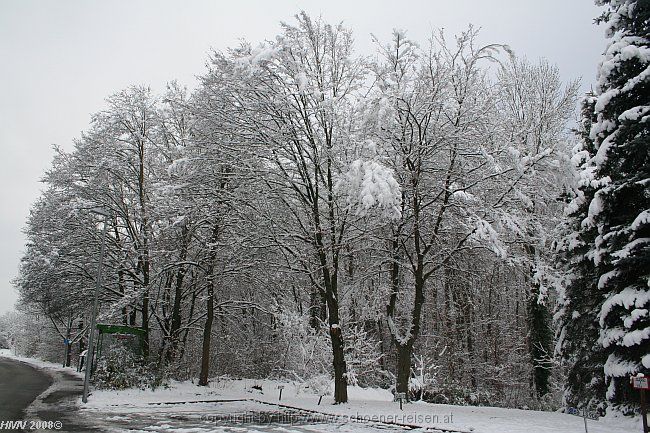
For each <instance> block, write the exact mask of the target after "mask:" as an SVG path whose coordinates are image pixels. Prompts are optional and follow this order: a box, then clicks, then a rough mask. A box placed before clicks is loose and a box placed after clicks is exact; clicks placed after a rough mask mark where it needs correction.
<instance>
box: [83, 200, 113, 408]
mask: <svg viewBox="0 0 650 433" xmlns="http://www.w3.org/2000/svg"><path fill="white" fill-rule="evenodd" d="M92 212H93V213H97V214H100V215H103V216H104V229H103V230H102V246H101V248H100V250H99V263H98V264H97V279H96V281H95V293H94V295H93V311H92V315H91V319H90V335H89V336H88V348H87V349H86V372H85V375H84V392H83V396H82V398H81V401H83V402H84V403H86V402H88V385H89V382H90V372H91V370H92V365H93V357H94V354H95V346H94V340H95V328H96V327H97V304H98V303H99V288H100V287H101V285H102V267H103V263H104V249H105V248H106V229H107V227H108V215H107V214H106V212H105V211H102V210H93V211H92Z"/></svg>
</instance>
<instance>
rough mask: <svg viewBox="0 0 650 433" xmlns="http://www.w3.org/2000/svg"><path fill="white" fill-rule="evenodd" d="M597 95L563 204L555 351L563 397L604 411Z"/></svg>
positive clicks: (586, 107)
mask: <svg viewBox="0 0 650 433" xmlns="http://www.w3.org/2000/svg"><path fill="white" fill-rule="evenodd" d="M595 104H596V98H595V97H594V96H593V94H589V95H587V96H586V97H585V99H584V100H583V102H582V113H581V114H582V119H581V122H580V125H579V129H578V130H577V131H576V132H577V134H578V138H579V140H580V141H579V143H578V144H577V145H576V147H575V148H574V151H573V157H572V161H573V164H574V166H575V168H576V173H575V177H576V179H575V191H574V192H573V197H572V199H571V201H570V202H569V203H568V205H567V206H566V208H565V214H566V220H565V222H564V226H563V227H562V230H563V231H564V232H565V233H566V234H565V236H564V238H563V239H562V240H561V241H560V242H559V243H558V248H557V250H558V262H559V265H560V269H561V271H562V272H563V273H564V278H563V279H562V281H561V283H560V284H559V287H560V290H559V296H558V309H557V312H556V314H555V321H556V323H557V331H556V332H557V343H556V353H557V354H558V355H559V356H560V359H561V360H562V364H563V365H564V367H565V368H566V379H565V384H564V389H565V393H564V401H565V404H566V405H568V406H571V407H585V406H586V407H591V408H594V407H597V408H599V409H600V410H602V409H604V406H603V405H602V403H603V402H604V400H605V375H604V372H603V366H604V365H605V358H606V355H605V351H604V348H603V347H602V345H601V344H600V343H599V341H598V336H599V332H600V326H599V324H598V314H599V313H600V309H601V305H602V299H603V295H602V290H600V289H599V287H598V276H597V273H596V267H595V265H594V262H593V260H591V258H590V252H593V248H594V240H595V238H596V234H597V233H596V229H595V228H594V227H593V225H589V224H584V221H585V219H586V218H587V216H588V210H589V203H590V202H591V200H592V199H593V195H594V190H595V187H596V184H595V183H593V182H592V180H593V176H592V174H593V170H594V166H593V163H592V157H593V156H594V154H595V151H596V149H595V147H594V142H593V140H592V139H591V138H590V136H589V133H590V130H591V126H592V123H593V122H594V120H595V115H594V105H595Z"/></svg>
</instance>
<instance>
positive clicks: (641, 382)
mask: <svg viewBox="0 0 650 433" xmlns="http://www.w3.org/2000/svg"><path fill="white" fill-rule="evenodd" d="M630 384H632V388H634V389H638V390H639V394H640V395H639V397H640V398H639V401H640V403H641V422H643V433H649V432H650V430H648V411H647V408H646V401H645V392H646V390H648V389H650V377H649V376H643V375H642V374H639V375H637V376H632V377H630Z"/></svg>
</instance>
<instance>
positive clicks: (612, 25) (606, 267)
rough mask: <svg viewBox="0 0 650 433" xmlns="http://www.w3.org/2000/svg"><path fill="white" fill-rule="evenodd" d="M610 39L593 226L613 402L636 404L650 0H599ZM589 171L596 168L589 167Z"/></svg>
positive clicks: (646, 249)
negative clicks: (634, 378) (631, 379)
mask: <svg viewBox="0 0 650 433" xmlns="http://www.w3.org/2000/svg"><path fill="white" fill-rule="evenodd" d="M597 3H598V4H600V5H603V6H606V7H607V10H606V12H605V13H604V14H603V16H602V17H601V21H603V22H605V23H606V25H607V37H608V38H609V44H608V47H607V49H606V51H605V54H604V57H603V60H602V62H601V64H600V69H599V72H598V83H597V88H596V94H597V99H596V104H595V107H594V109H595V115H596V122H595V123H594V124H593V125H592V128H591V134H590V135H591V138H592V139H593V140H594V144H595V150H596V153H595V155H594V156H593V158H592V162H593V165H594V178H593V179H592V180H591V183H592V185H594V186H595V188H596V190H595V192H594V197H593V199H592V200H591V202H590V203H589V208H588V215H587V218H586V220H585V224H586V225H587V226H593V227H594V228H595V229H596V230H597V235H596V238H595V240H594V248H593V251H592V252H591V253H590V258H591V259H592V260H593V261H594V264H595V266H596V272H597V274H598V285H597V288H598V291H599V292H602V294H603V297H602V298H601V300H602V306H601V309H600V312H599V314H598V323H599V326H600V336H599V341H600V343H601V344H602V346H603V347H604V349H605V352H606V354H607V360H606V361H605V365H604V373H605V380H606V383H607V392H606V398H607V400H608V401H609V402H610V403H612V404H613V405H615V406H619V407H621V408H622V409H624V410H625V409H629V408H631V407H632V405H634V400H635V399H636V398H637V397H636V396H637V393H635V392H632V390H631V387H630V385H629V376H630V375H634V374H637V373H646V374H647V373H649V372H650V316H649V315H648V310H650V288H649V287H648V286H649V284H650V280H649V278H650V190H649V189H648V185H649V184H650V152H649V150H650V146H649V140H650V124H649V121H650V104H649V98H648V96H649V95H650V38H649V37H648V31H649V28H650V4H649V3H648V2H647V1H635V0H598V1H597ZM585 174H586V175H587V174H589V173H585Z"/></svg>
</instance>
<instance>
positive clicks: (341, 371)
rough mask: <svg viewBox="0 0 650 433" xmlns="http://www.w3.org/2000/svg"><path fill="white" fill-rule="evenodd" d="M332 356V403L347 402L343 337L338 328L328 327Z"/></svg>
mask: <svg viewBox="0 0 650 433" xmlns="http://www.w3.org/2000/svg"><path fill="white" fill-rule="evenodd" d="M330 336H331V340H332V354H333V355H334V402H335V403H337V404H338V403H347V402H348V379H347V365H346V363H345V356H344V351H343V348H344V344H343V336H342V335H341V328H340V327H339V326H336V327H333V326H330Z"/></svg>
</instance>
